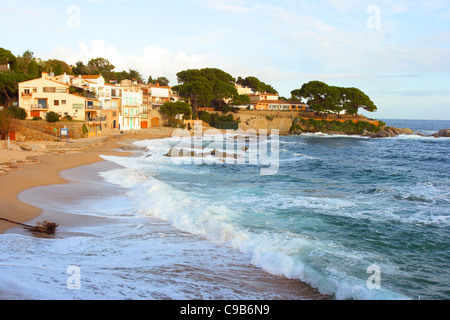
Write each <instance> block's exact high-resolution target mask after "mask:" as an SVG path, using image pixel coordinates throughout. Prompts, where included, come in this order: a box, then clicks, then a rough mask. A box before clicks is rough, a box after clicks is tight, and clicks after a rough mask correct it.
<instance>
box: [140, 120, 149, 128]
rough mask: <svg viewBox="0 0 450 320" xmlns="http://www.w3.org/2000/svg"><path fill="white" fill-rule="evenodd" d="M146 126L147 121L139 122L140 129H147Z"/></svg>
mask: <svg viewBox="0 0 450 320" xmlns="http://www.w3.org/2000/svg"><path fill="white" fill-rule="evenodd" d="M147 128H148V121H142V122H141V129H147Z"/></svg>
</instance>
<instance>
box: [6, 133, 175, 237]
mask: <svg viewBox="0 0 450 320" xmlns="http://www.w3.org/2000/svg"><path fill="white" fill-rule="evenodd" d="M169 136H170V134H168V133H164V132H161V133H155V132H153V131H152V132H151V133H150V132H145V131H143V132H141V133H136V134H124V135H111V136H110V137H109V138H108V139H107V140H106V141H105V142H103V143H100V144H98V145H94V146H91V147H85V148H83V149H82V150H75V151H74V150H70V149H66V150H65V149H61V150H60V151H57V152H42V151H38V152H33V151H30V152H27V151H23V152H20V151H5V150H2V152H1V153H0V155H1V158H0V163H4V162H5V161H11V160H13V159H15V160H23V159H26V158H27V157H32V159H33V161H29V162H26V161H19V162H17V163H14V165H13V166H12V169H11V170H8V171H7V172H6V173H4V174H2V175H1V176H0V203H1V207H0V217H2V218H6V219H9V220H13V221H17V222H21V223H26V222H27V221H30V220H32V219H34V218H36V217H38V216H39V215H40V214H41V212H42V211H41V209H39V208H37V207H35V206H32V205H29V204H25V203H23V202H21V201H20V200H19V199H18V197H17V196H18V194H19V193H20V192H22V191H24V190H27V189H30V188H34V187H38V186H46V185H55V184H64V183H66V181H65V180H64V179H63V178H61V176H60V175H59V172H60V171H62V170H67V169H70V168H75V167H79V166H83V165H88V164H91V163H95V162H99V161H104V160H103V159H102V158H101V157H100V155H117V156H126V155H129V154H130V153H127V152H121V151H120V150H118V149H119V148H121V147H122V146H124V145H126V144H130V143H131V142H132V141H134V140H143V139H158V138H164V137H169ZM125 149H126V148H125ZM12 227H16V225H15V224H11V223H8V222H5V221H1V220H0V233H4V232H5V231H6V230H8V229H9V228H12Z"/></svg>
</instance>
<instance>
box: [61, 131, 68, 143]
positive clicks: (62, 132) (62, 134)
mask: <svg viewBox="0 0 450 320" xmlns="http://www.w3.org/2000/svg"><path fill="white" fill-rule="evenodd" d="M63 136H65V137H66V138H67V142H69V129H68V128H61V131H60V140H61V141H62V137H63Z"/></svg>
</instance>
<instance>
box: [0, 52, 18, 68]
mask: <svg viewBox="0 0 450 320" xmlns="http://www.w3.org/2000/svg"><path fill="white" fill-rule="evenodd" d="M16 63H17V58H16V56H15V55H13V54H12V53H11V51H9V50H6V49H3V48H0V65H5V64H9V65H10V67H12V69H14V64H16Z"/></svg>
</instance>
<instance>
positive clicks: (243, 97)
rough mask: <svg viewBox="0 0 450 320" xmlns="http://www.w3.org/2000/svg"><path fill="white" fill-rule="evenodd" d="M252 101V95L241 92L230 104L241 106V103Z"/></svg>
mask: <svg viewBox="0 0 450 320" xmlns="http://www.w3.org/2000/svg"><path fill="white" fill-rule="evenodd" d="M250 102H251V100H250V97H249V96H248V95H246V94H239V95H235V96H234V97H233V99H232V100H231V102H230V105H232V106H241V105H244V104H248V103H250Z"/></svg>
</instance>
